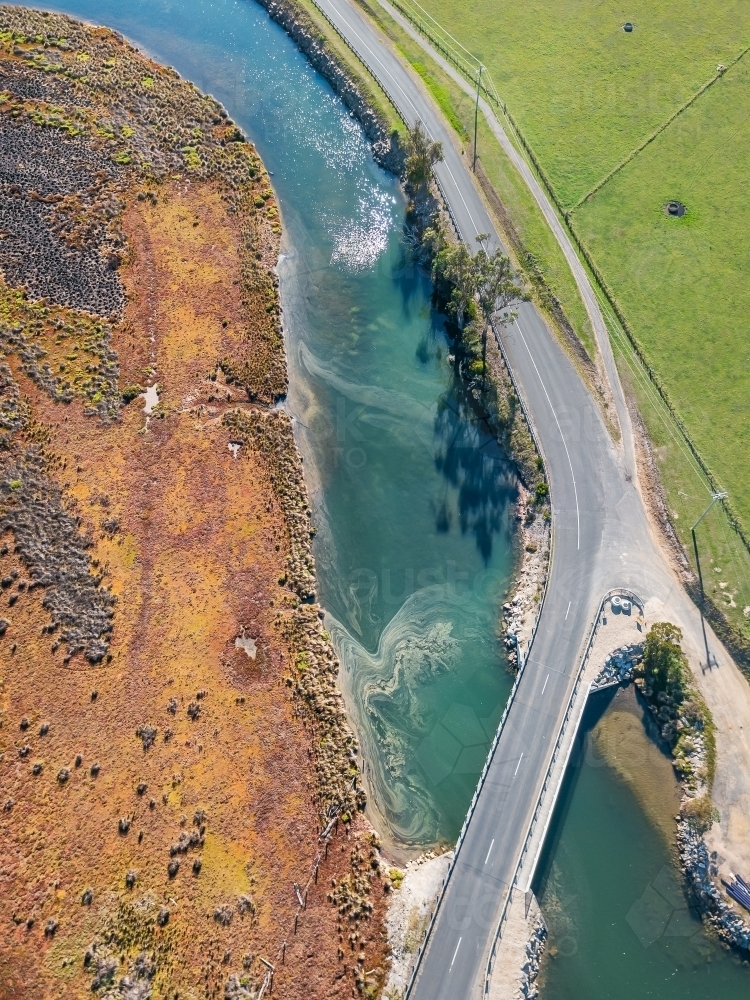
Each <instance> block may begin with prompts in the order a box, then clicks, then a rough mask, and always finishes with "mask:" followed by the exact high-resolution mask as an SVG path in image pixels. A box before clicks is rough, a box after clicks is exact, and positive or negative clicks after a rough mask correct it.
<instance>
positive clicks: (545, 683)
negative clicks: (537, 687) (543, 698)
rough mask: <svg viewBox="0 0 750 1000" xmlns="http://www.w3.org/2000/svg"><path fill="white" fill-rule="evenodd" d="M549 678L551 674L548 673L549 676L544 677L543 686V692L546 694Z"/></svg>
mask: <svg viewBox="0 0 750 1000" xmlns="http://www.w3.org/2000/svg"><path fill="white" fill-rule="evenodd" d="M548 680H549V674H547V676H546V677H545V678H544V687H543V688H542V694H544V692H545V690H546V688H547V681H548Z"/></svg>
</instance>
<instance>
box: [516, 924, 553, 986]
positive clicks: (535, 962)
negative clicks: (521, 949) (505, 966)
mask: <svg viewBox="0 0 750 1000" xmlns="http://www.w3.org/2000/svg"><path fill="white" fill-rule="evenodd" d="M546 941H547V925H546V924H545V923H544V918H543V917H542V915H541V913H540V914H539V916H538V917H537V919H536V923H535V924H534V929H533V931H532V932H531V937H530V939H529V941H528V942H527V944H526V961H525V962H524V964H523V965H522V966H521V983H520V987H519V996H520V997H522V998H523V1000H536V998H537V997H538V996H539V987H538V986H537V985H536V980H537V977H538V975H539V967H540V965H541V962H542V953H543V952H544V945H545V943H546Z"/></svg>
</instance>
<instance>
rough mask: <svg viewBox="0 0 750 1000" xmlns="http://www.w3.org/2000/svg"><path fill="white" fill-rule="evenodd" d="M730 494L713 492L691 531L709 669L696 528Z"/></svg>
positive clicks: (704, 598) (703, 595)
mask: <svg viewBox="0 0 750 1000" xmlns="http://www.w3.org/2000/svg"><path fill="white" fill-rule="evenodd" d="M728 495H729V494H727V493H712V494H711V503H710V504H709V505H708V507H706V509H705V510H704V511H703V513H702V514H701V516H700V517H699V518H698V520H697V521H696V522H695V524H694V525H693V527H692V528H691V529H690V532H691V534H692V536H693V548H694V549H695V564H696V566H697V567H698V581H699V583H700V586H701V606H700V613H701V628H702V629H703V643H704V645H705V647H706V668H707V669H708V670H710V669H711V654H710V653H709V651H708V636H707V635H706V622H705V620H704V618H703V605H704V604H705V603H706V592H705V590H704V589H703V573H702V572H701V560H700V556H699V555H698V536H697V535H696V533H695V529H696V528H697V527H698V525H699V524H700V523H701V521H702V520H703V518H704V517H705V516H706V514H708V512H709V511H710V510H711V508H712V507H713V505H714V504H715V503H716V501H717V500H724V499H725V497H727V496H728Z"/></svg>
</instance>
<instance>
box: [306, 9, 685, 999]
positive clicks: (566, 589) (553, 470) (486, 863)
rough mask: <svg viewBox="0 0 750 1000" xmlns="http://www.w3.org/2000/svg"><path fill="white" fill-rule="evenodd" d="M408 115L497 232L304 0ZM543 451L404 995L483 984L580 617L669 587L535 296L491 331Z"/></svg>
mask: <svg viewBox="0 0 750 1000" xmlns="http://www.w3.org/2000/svg"><path fill="white" fill-rule="evenodd" d="M315 2H316V4H317V5H318V7H319V8H320V9H321V11H322V12H323V13H324V14H325V15H326V17H327V18H328V19H329V20H330V21H331V22H332V23H333V24H334V26H335V27H336V29H337V30H338V31H339V33H340V34H341V35H343V36H344V37H345V38H346V40H347V41H348V42H349V44H350V45H351V47H352V48H353V49H354V50H355V51H356V53H357V54H358V55H359V57H360V58H361V60H362V62H363V63H365V65H366V66H367V67H368V68H369V69H370V71H371V72H372V74H373V75H374V76H375V77H376V79H377V80H378V81H379V82H380V84H381V86H382V87H383V89H384V90H385V91H386V93H387V94H388V95H389V96H390V98H391V99H392V101H393V103H394V104H395V105H396V107H397V109H398V110H399V112H400V113H401V114H402V116H403V117H404V119H405V120H406V121H407V123H409V124H410V125H413V124H414V123H415V121H416V120H417V119H420V120H421V121H422V122H423V124H424V126H425V129H426V131H427V132H428V133H429V135H430V136H431V137H432V138H433V139H436V140H439V141H441V142H442V144H443V151H444V156H445V159H444V161H443V162H442V163H440V164H438V165H437V167H436V170H435V172H436V175H437V178H438V181H439V183H440V186H441V188H442V190H443V194H444V196H445V198H446V201H447V202H448V205H449V207H450V210H451V213H452V215H453V217H454V221H455V223H456V226H457V228H458V231H459V234H460V236H461V238H462V239H463V240H464V241H465V242H466V243H467V244H469V245H470V246H472V247H474V248H476V235H477V234H478V233H489V234H490V241H491V244H492V245H493V246H500V245H501V244H500V240H499V237H498V234H497V232H496V230H495V227H494V225H493V223H492V220H491V218H490V216H489V213H488V212H487V209H486V208H485V205H484V202H483V201H482V198H481V196H480V194H479V192H478V191H477V189H476V187H475V185H474V181H473V178H472V175H471V173H470V172H469V170H468V169H467V165H466V163H465V161H464V160H463V158H462V157H461V155H460V153H459V152H458V151H457V150H456V149H455V147H454V145H453V142H452V137H451V134H450V131H449V127H448V126H447V124H445V123H444V121H443V119H442V118H441V116H440V113H439V111H438V110H437V109H436V108H435V107H434V105H433V104H432V102H431V100H430V99H429V98H428V97H427V96H426V95H425V93H424V92H423V90H422V89H421V87H420V85H419V84H418V83H417V81H416V80H415V79H414V78H413V77H412V76H411V74H410V72H409V71H408V70H407V69H406V67H405V66H404V65H403V64H402V63H401V62H400V61H399V60H398V58H397V57H396V56H395V55H394V53H393V52H392V51H391V50H390V48H389V47H388V44H387V43H386V42H385V40H384V39H383V38H382V37H381V36H380V34H379V32H378V31H377V29H376V28H375V27H374V26H373V25H371V24H370V23H369V22H368V21H366V20H365V18H364V17H363V16H362V15H361V14H360V13H359V12H358V11H357V10H356V9H354V8H353V7H352V6H350V4H349V3H348V0H315ZM502 339H503V344H504V347H505V350H506V353H507V356H508V358H509V360H510V363H511V366H512V368H513V370H514V373H515V376H516V379H517V381H518V383H519V385H520V389H521V392H522V394H523V396H524V399H525V402H526V405H527V408H528V411H529V412H530V414H531V416H532V420H533V422H534V425H535V430H536V432H537V436H538V439H539V442H540V445H541V448H542V451H543V453H544V459H545V462H546V466H547V471H548V476H549V482H550V489H551V498H552V510H553V531H554V551H553V560H552V566H551V570H550V576H549V582H548V587H547V596H546V600H545V604H544V608H543V611H542V615H541V618H540V621H539V626H538V629H537V633H536V638H535V639H534V642H533V645H532V647H531V649H530V651H529V654H528V658H527V662H526V667H525V669H524V672H523V674H522V677H521V681H520V683H519V686H518V690H517V693H516V697H515V700H514V702H513V706H512V708H511V711H510V713H509V715H508V719H507V722H506V724H505V727H504V729H503V732H502V734H501V737H500V739H499V741H498V744H497V748H496V751H495V753H494V756H493V759H492V761H491V763H490V766H489V769H488V772H487V776H486V779H485V783H484V785H483V787H482V790H481V793H480V795H479V797H478V800H477V804H476V808H475V811H474V813H473V815H472V817H471V820H470V822H469V824H468V826H467V829H466V833H465V836H464V840H463V842H462V844H461V847H460V850H459V851H458V854H457V856H456V860H455V863H454V866H453V869H452V873H451V876H450V879H449V882H448V885H447V887H446V890H445V893H444V895H443V898H442V902H441V904H440V907H439V910H438V913H437V917H436V919H435V923H434V925H433V928H432V932H431V934H430V936H429V939H428V941H427V945H426V949H425V952H424V955H423V958H422V961H421V964H420V968H419V972H418V976H417V979H416V982H415V984H414V986H413V988H412V991H411V994H410V996H411V997H412V998H413V1000H464V998H467V1000H468V998H470V997H477V998H478V997H480V996H481V995H482V991H483V986H484V974H485V967H486V963H487V957H488V954H489V950H490V947H491V944H492V941H493V939H494V935H495V930H496V927H497V924H498V920H499V916H500V912H501V909H502V906H503V902H504V900H505V897H506V895H507V892H508V889H509V883H510V881H511V880H512V878H513V874H514V872H515V868H516V864H517V861H518V858H519V856H520V853H521V850H522V847H523V843H524V841H525V838H526V834H527V831H528V828H529V825H530V822H531V817H532V813H533V811H534V807H535V805H536V801H537V798H538V795H539V790H540V787H541V784H542V780H543V775H544V774H545V772H546V769H547V765H548V762H549V758H550V756H551V752H552V747H553V745H554V742H555V740H556V738H557V734H558V732H559V729H560V724H561V720H562V716H563V715H564V712H565V707H566V705H567V701H568V697H569V695H570V691H571V688H572V685H573V679H574V677H575V673H576V670H577V667H578V664H579V660H580V656H581V653H582V650H583V644H584V642H585V638H586V634H587V630H588V626H589V624H590V622H591V618H592V616H593V613H594V611H595V609H596V607H597V606H598V603H599V600H600V598H601V597H602V595H603V594H604V593H605V592H606V591H607V590H609V589H610V588H612V587H616V586H624V587H629V588H631V589H633V590H635V591H636V592H638V593H641V594H643V595H644V596H650V595H654V594H658V595H659V596H660V598H661V599H664V600H666V599H668V598H669V596H670V594H671V592H672V590H673V589H674V587H675V584H674V581H673V579H672V577H671V574H670V573H669V571H668V569H667V567H666V566H665V564H664V563H663V561H662V559H661V556H660V554H659V552H658V550H657V549H656V547H655V544H654V542H653V540H652V538H651V535H650V531H649V527H648V522H647V519H646V515H645V511H644V509H643V506H642V503H641V499H640V496H639V495H638V493H637V490H636V489H635V486H634V484H633V483H632V482H631V477H630V475H628V474H626V472H625V468H624V463H623V457H622V455H621V454H619V453H618V452H617V450H616V449H615V447H614V445H613V443H612V440H611V438H610V437H609V435H608V433H607V431H606V429H605V427H604V424H603V421H602V419H601V416H600V414H599V411H598V409H597V407H596V405H595V403H594V401H593V400H592V399H591V397H590V396H589V394H588V392H587V390H586V389H585V387H584V385H583V383H582V382H581V380H580V378H579V376H578V374H577V372H576V371H575V369H574V367H573V365H572V364H571V362H570V361H569V359H568V357H567V355H566V354H565V353H564V351H563V350H562V349H561V347H560V345H559V344H558V342H557V340H556V338H555V337H554V336H553V334H552V333H551V332H550V330H549V328H548V327H547V325H546V324H545V322H544V320H543V319H542V317H541V316H540V314H539V313H538V312H537V311H536V309H535V308H534V306H533V305H531V304H528V303H524V304H523V305H522V306H521V307H520V309H519V310H518V320H517V321H516V322H514V323H513V325H512V326H510V327H508V328H506V329H504V330H503V332H502Z"/></svg>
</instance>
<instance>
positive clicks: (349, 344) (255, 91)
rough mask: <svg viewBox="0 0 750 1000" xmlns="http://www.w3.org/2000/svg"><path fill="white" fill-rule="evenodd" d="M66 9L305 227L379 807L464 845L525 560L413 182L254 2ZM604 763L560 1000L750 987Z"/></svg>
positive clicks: (559, 898) (324, 543) (558, 849)
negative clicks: (243, 143)
mask: <svg viewBox="0 0 750 1000" xmlns="http://www.w3.org/2000/svg"><path fill="white" fill-rule="evenodd" d="M57 9H63V10H65V11H66V12H67V13H69V14H72V15H74V16H77V17H81V18H84V19H87V20H92V21H95V22H97V23H105V24H108V25H110V26H111V27H114V28H116V29H117V30H119V31H121V32H122V33H123V34H125V35H126V36H128V37H129V38H130V39H132V40H133V41H134V42H135V43H136V44H138V45H140V46H141V47H142V48H144V49H145V50H146V51H148V52H149V53H150V54H152V55H153V56H154V57H155V58H157V59H159V60H160V61H162V62H165V63H168V64H170V65H173V66H174V67H175V68H176V69H177V70H178V71H179V72H180V73H181V74H182V75H183V76H185V77H187V78H189V79H191V80H193V81H194V82H195V83H196V84H197V86H199V87H200V88H201V89H203V90H205V91H208V92H210V93H212V94H214V96H216V97H217V98H218V99H219V100H220V101H221V102H222V103H223V104H224V105H225V107H226V108H227V109H228V111H229V113H230V115H231V116H232V117H233V118H234V119H235V120H236V121H237V122H238V123H239V124H240V125H241V126H242V128H243V129H244V130H245V131H246V132H247V134H248V135H249V136H250V138H251V139H252V140H253V142H255V144H256V145H257V147H258V150H259V152H260V154H261V155H262V157H263V159H264V161H265V163H266V166H267V167H268V169H269V170H270V171H271V172H272V182H273V184H274V187H275V189H276V191H277V194H278V196H279V199H280V205H281V212H282V217H283V221H284V242H283V246H282V259H281V260H280V263H279V275H280V281H281V296H282V303H283V307H284V321H285V335H286V340H287V353H288V358H289V369H290V395H289V399H288V401H287V404H286V405H287V407H288V409H289V412H290V413H291V414H292V416H293V417H294V418H295V421H296V429H297V436H298V441H299V443H300V448H301V450H302V452H303V455H304V458H305V468H306V479H307V483H308V488H309V490H310V494H311V499H312V504H313V509H314V520H315V524H316V527H317V529H318V533H317V536H316V540H315V557H316V562H317V569H318V578H319V598H320V601H321V603H322V605H323V606H324V607H325V609H326V613H327V627H328V628H329V630H330V632H331V635H332V638H333V640H334V642H335V644H336V647H337V650H338V652H339V654H340V658H341V661H342V688H343V690H344V693H345V697H346V700H347V707H348V709H349V712H350V715H351V717H352V721H353V723H354V725H355V726H356V729H357V732H358V735H359V737H360V741H361V744H362V753H363V757H364V759H365V766H366V779H367V787H368V792H369V797H370V806H369V809H370V814H371V816H372V818H373V821H374V822H375V823H376V825H377V826H378V827H379V828H380V829H382V830H383V833H384V835H385V839H386V841H387V842H388V843H389V844H390V845H391V847H392V849H393V850H394V851H397V852H399V853H400V854H401V856H408V855H409V854H410V853H414V852H415V851H419V850H421V849H422V848H423V847H424V846H425V845H432V844H434V843H435V842H445V843H449V842H451V841H453V840H455V838H456V836H457V834H458V831H459V829H460V826H461V823H462V822H463V817H464V815H465V812H466V809H467V806H468V803H469V801H470V798H471V795H472V793H473V790H474V787H475V785H476V781H477V777H478V774H479V772H480V770H481V767H482V765H483V762H484V756H485V754H486V750H487V747H488V744H489V741H490V739H491V737H492V735H493V733H494V730H495V727H496V725H497V722H498V720H499V717H500V714H501V712H502V708H503V705H504V703H505V700H506V698H507V695H508V692H509V689H510V678H509V675H508V672H507V670H506V665H505V662H504V659H503V653H502V648H501V646H500V644H499V643H498V641H497V638H496V634H495V632H496V628H497V622H498V610H499V604H500V603H501V601H502V599H503V595H504V593H505V591H506V590H507V588H508V586H509V584H510V581H511V575H512V570H513V564H514V542H515V539H516V530H515V522H514V520H513V516H514V507H513V502H514V499H515V493H516V481H515V478H514V475H513V471H512V469H511V467H510V466H509V464H508V463H507V461H506V459H505V456H504V455H503V454H502V453H501V452H500V451H499V449H498V448H497V446H496V444H495V443H494V442H493V440H492V439H491V437H490V436H489V435H488V433H487V431H486V428H485V427H484V426H483V425H482V423H481V422H480V421H478V420H477V419H476V417H475V416H474V415H473V413H472V411H471V407H469V406H468V405H467V403H466V400H465V399H464V397H463V395H462V392H461V389H460V387H459V386H457V385H456V383H455V381H454V378H453V374H452V369H451V365H450V362H449V358H448V352H449V348H448V344H447V342H446V338H445V334H444V331H443V324H442V321H441V318H440V317H439V316H438V315H436V314H435V312H434V310H433V309H432V308H431V305H430V287H429V283H428V281H427V280H426V278H425V276H424V275H423V274H420V273H419V272H418V271H417V270H416V269H415V268H414V267H413V266H412V265H411V264H410V262H409V260H408V257H407V255H406V254H405V252H404V248H403V245H402V239H401V236H402V226H403V219H404V210H405V205H404V201H403V197H402V195H401V193H400V191H399V188H398V186H397V184H396V182H395V180H394V178H393V177H391V176H389V175H387V174H386V173H384V172H383V171H382V170H380V169H379V168H378V167H377V165H376V164H375V163H374V161H373V160H372V157H371V155H370V152H369V148H368V146H367V143H366V141H365V139H364V137H363V135H362V133H361V130H360V128H359V126H358V125H357V123H356V122H355V121H353V120H352V118H351V117H350V115H349V114H348V112H347V111H346V109H345V108H344V107H343V105H342V104H341V102H340V101H338V99H337V98H336V97H335V96H334V95H333V94H332V92H331V90H330V88H329V87H328V86H327V85H326V83H325V82H324V81H323V80H321V79H320V78H319V77H318V76H317V75H316V74H315V73H314V72H313V71H312V69H311V68H310V67H309V65H308V64H307V62H306V60H305V59H304V57H303V56H302V55H301V54H300V53H299V52H298V51H297V50H296V48H295V47H294V45H293V43H292V42H291V41H290V39H289V38H288V37H287V36H286V35H285V34H284V32H283V31H282V30H281V29H280V28H278V27H277V26H276V25H275V24H273V23H272V22H271V21H270V20H269V18H268V17H267V15H266V13H265V12H264V11H263V10H262V9H261V8H260V7H259V6H257V5H256V4H254V3H252V2H249V0H214V2H212V3H201V2H191V0H127V2H123V0H70V2H68V3H66V4H64V5H63V6H62V7H58V8H57ZM596 721H597V720H596V719H595V720H594V722H596ZM593 724H594V723H593V722H592V725H593ZM644 738H645V737H644ZM600 763H601V765H602V766H600V767H580V768H576V769H574V770H573V772H572V777H571V778H570V779H569V781H568V783H567V787H566V792H565V794H564V795H563V797H562V802H561V808H560V809H559V810H558V813H557V819H556V827H555V833H554V836H553V837H552V838H551V844H550V846H549V848H548V851H547V857H546V859H545V862H544V866H543V871H542V875H541V885H542V890H541V901H542V905H543V907H544V908H545V910H546V912H547V913H548V917H549V919H550V922H551V924H552V925H553V931H552V946H553V947H554V948H555V949H556V954H557V957H556V958H555V959H554V960H551V961H550V963H549V966H548V969H547V972H546V983H545V990H544V996H545V998H549V1000H567V998H568V997H571V998H572V997H575V998H576V1000H587V998H590V1000H599V998H601V997H605V996H611V997H613V998H614V997H616V998H618V1000H619V998H620V997H622V998H623V1000H624V998H626V997H627V998H628V1000H630V998H632V997H635V996H638V997H641V996H643V997H645V996H655V997H659V998H665V1000H666V998H669V1000H671V998H672V997H673V996H674V997H677V996H678V995H679V996H681V997H685V996H688V997H695V998H699V997H700V998H704V997H705V998H706V1000H708V997H709V996H711V997H715V996H721V997H722V1000H724V998H726V1000H731V998H734V997H735V996H738V997H739V995H740V990H741V989H742V991H743V992H742V995H743V996H744V995H746V992H747V984H748V980H747V976H746V974H745V971H744V970H742V969H740V968H738V966H737V965H736V964H735V963H734V962H733V961H732V960H731V959H729V958H727V957H726V953H724V952H723V951H721V950H720V949H719V948H718V947H717V946H716V945H715V944H713V943H712V942H711V941H710V940H709V939H708V938H707V937H706V935H705V934H704V933H703V931H702V929H701V927H700V925H699V924H697V923H696V922H694V921H693V922H692V923H690V924H689V925H688V924H683V925H682V926H689V929H690V935H687V934H684V933H681V934H680V935H676V936H675V935H673V936H672V938H669V935H668V934H664V933H662V935H661V936H660V937H657V939H655V942H650V943H649V944H648V945H647V946H646V945H644V941H645V940H647V938H648V934H646V933H645V932H643V931H641V938H642V939H641V938H638V931H637V930H634V929H633V926H632V924H633V923H635V924H636V925H638V926H640V925H639V923H638V920H637V919H635V920H631V921H630V922H628V920H627V914H628V913H631V910H632V907H633V905H634V904H635V902H636V900H637V899H641V900H642V899H643V897H644V894H645V898H646V902H645V903H642V904H641V909H640V910H639V909H638V908H637V907H636V910H635V911H633V912H635V913H636V915H638V914H641V913H648V914H650V913H651V910H649V908H648V905H647V904H649V902H650V904H651V909H653V906H654V905H656V904H655V903H654V900H653V898H652V897H651V896H649V894H648V890H649V889H651V890H653V891H655V892H656V893H657V895H658V894H659V893H660V892H661V891H662V890H663V892H666V893H667V896H666V899H667V901H668V903H669V905H671V906H672V909H673V910H675V911H676V910H679V911H680V912H682V911H683V910H684V909H685V907H684V900H683V901H682V902H680V900H682V895H681V889H680V888H679V885H678V884H677V883H676V882H675V881H674V879H675V877H676V876H675V872H674V869H673V868H672V867H671V865H672V861H671V854H670V848H669V844H668V842H667V839H666V838H665V836H663V835H662V834H660V833H659V832H658V829H657V827H658V823H657V824H656V825H654V823H653V822H650V821H649V817H648V816H647V813H646V812H644V809H643V807H642V805H641V801H642V800H640V799H638V798H637V797H636V796H635V795H634V793H633V791H632V786H631V785H628V784H627V782H625V781H623V780H622V777H621V775H619V773H618V771H617V768H616V767H615V766H612V765H611V764H610V763H608V762H607V761H606V760H602V761H600ZM666 780H667V779H666V778H665V781H666ZM667 783H668V782H667ZM650 819H651V820H653V817H650ZM664 871H666V875H664V874H662V875H661V881H658V883H657V880H658V879H659V878H660V873H663V872H664ZM667 876H669V878H667ZM670 878H671V879H672V881H670V880H669V879H670ZM662 883H663V884H662ZM654 886H656V889H655V890H654ZM659 887H661V889H660V888H659ZM669 893H671V896H670V895H669ZM631 897H632V898H631ZM660 898H664V897H663V893H662V895H661V896H660ZM563 911H564V912H563ZM560 912H563V916H562V917H561V918H560V919H559V920H558V921H557V923H555V920H556V914H557V915H559V914H560ZM670 912H671V911H670ZM685 912H686V911H685ZM639 919H640V918H639ZM644 919H645V918H644ZM649 919H651V918H650V917H649ZM680 919H682V918H680ZM684 919H685V920H688V919H691V918H690V915H689V914H687V915H686V916H685V918H684ZM642 923H643V920H642V919H641V924H642ZM646 923H647V924H648V920H647V921H646ZM652 923H653V920H652ZM649 926H650V925H649ZM670 926H671V924H670ZM674 926H675V928H676V927H677V921H675V925H674ZM609 927H612V928H613V930H611V931H610V930H609ZM650 933H652V932H650ZM628 934H630V935H631V937H632V936H633V935H635V937H634V938H633V939H632V940H631V939H628V938H627V935H628ZM673 938H674V939H675V940H676V939H677V938H679V942H678V945H679V947H677V948H675V947H673ZM634 941H635V943H634ZM665 942H666V943H665ZM670 948H671V949H672V950H671V951H670ZM677 951H679V958H674V962H673V964H674V966H675V969H674V973H673V970H672V968H671V967H670V966H669V962H670V961H672V959H673V957H674V956H675V955H676V952H677ZM566 952H570V954H566ZM621 953H623V954H621ZM656 955H658V956H659V958H658V960H655V958H654V956H656ZM665 956H666V958H665ZM707 958H710V959H711V961H710V962H708V961H707V960H706V959H707ZM693 961H697V962H698V964H697V965H695V966H693V965H692V963H693ZM615 973H616V975H615ZM670 977H671V978H670ZM689 977H692V978H689ZM677 983H679V984H680V986H679V988H678V987H677Z"/></svg>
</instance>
